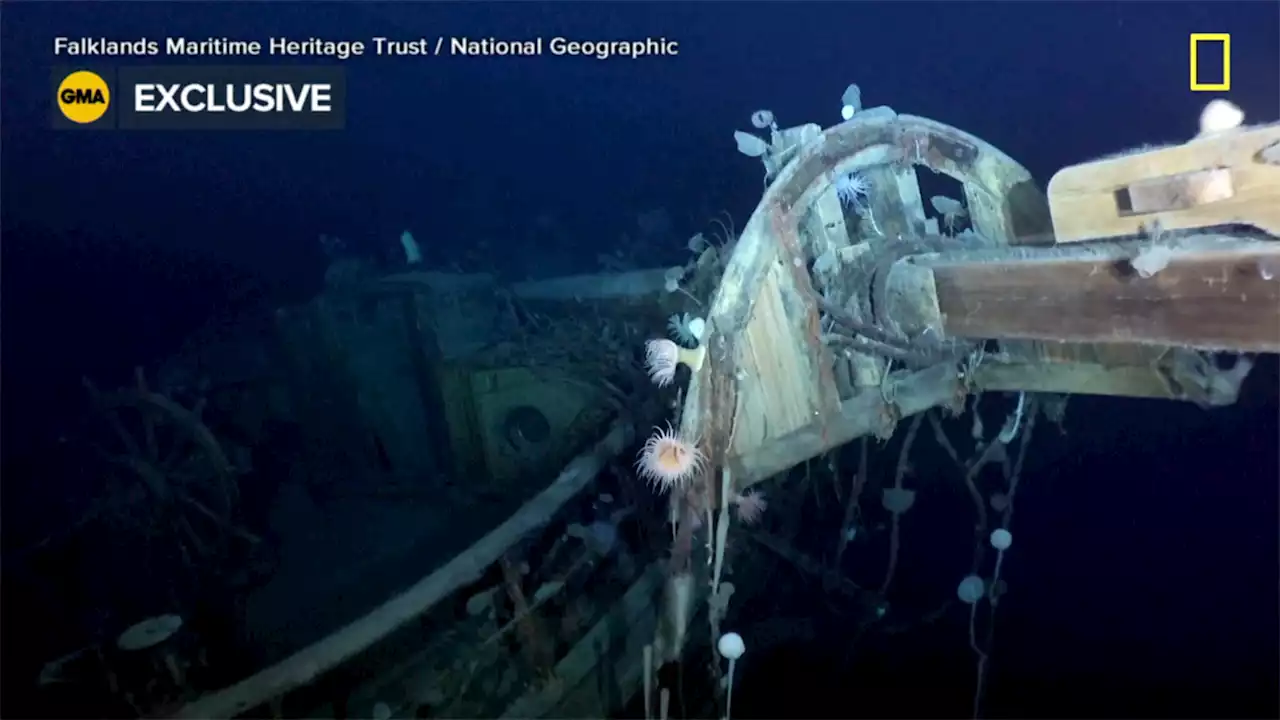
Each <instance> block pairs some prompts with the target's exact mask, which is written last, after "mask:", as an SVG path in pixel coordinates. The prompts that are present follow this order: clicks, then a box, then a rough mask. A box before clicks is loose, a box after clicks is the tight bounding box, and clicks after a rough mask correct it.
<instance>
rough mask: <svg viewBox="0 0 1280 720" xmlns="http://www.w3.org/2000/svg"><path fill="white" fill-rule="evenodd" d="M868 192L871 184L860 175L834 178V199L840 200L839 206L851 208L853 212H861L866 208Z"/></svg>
mask: <svg viewBox="0 0 1280 720" xmlns="http://www.w3.org/2000/svg"><path fill="white" fill-rule="evenodd" d="M870 190H871V183H869V182H867V178H866V176H864V175H863V174H861V173H857V172H851V173H845V174H843V175H841V176H839V177H837V178H836V197H838V198H840V204H841V205H844V206H846V207H852V208H853V209H854V210H855V211H859V212H861V210H862V208H864V207H865V206H866V200H867V193H868V192H869V191H870Z"/></svg>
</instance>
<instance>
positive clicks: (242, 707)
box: [176, 419, 635, 718]
mask: <svg viewBox="0 0 1280 720" xmlns="http://www.w3.org/2000/svg"><path fill="white" fill-rule="evenodd" d="M634 436H635V431H634V428H633V427H632V425H631V423H630V422H628V421H625V420H621V419H620V420H617V421H615V422H614V424H613V426H612V428H611V429H610V431H609V433H608V434H607V435H605V437H604V438H603V439H601V440H600V441H599V442H597V443H596V444H595V446H594V447H592V448H591V449H590V450H588V451H587V452H585V453H583V454H581V455H579V456H578V457H576V458H574V459H573V460H572V461H570V462H569V464H568V465H566V466H565V468H564V470H563V471H562V472H561V473H560V475H559V476H558V477H557V478H556V479H555V481H554V482H552V483H551V484H550V485H549V486H548V487H547V488H546V489H545V490H543V491H542V492H541V493H539V494H538V495H537V496H535V497H534V498H533V499H532V500H530V501H529V502H527V503H525V504H524V505H523V506H521V507H520V509H518V510H516V511H515V513H514V514H512V515H511V517H510V518H508V519H507V520H506V521H505V522H503V523H502V524H501V525H499V526H498V527H497V528H495V529H493V530H492V531H490V532H489V533H488V534H487V535H485V536H484V537H483V538H481V539H480V540H479V541H477V542H476V543H475V544H473V545H472V546H471V547H469V548H467V549H466V550H465V551H463V552H462V553H460V554H459V555H457V556H456V557H454V558H453V559H452V560H450V561H449V562H448V563H446V564H445V565H444V566H443V567H441V568H439V569H437V570H436V571H434V572H432V573H431V574H430V575H428V576H426V577H424V578H422V579H421V580H419V581H418V582H417V583H415V584H414V585H412V586H411V587H409V588H408V589H406V590H405V591H404V592H402V593H400V594H399V595H397V596H395V597H393V598H391V599H390V600H388V601H387V602H386V603H383V604H382V605H381V606H379V607H377V608H375V609H374V610H372V611H371V612H369V613H368V614H367V615H365V616H364V617H361V618H359V619H358V620H355V621H354V622H352V623H350V624H348V625H347V626H346V627H343V628H341V629H339V630H337V631H335V632H333V633H331V634H330V635H328V636H327V637H325V638H324V639H322V640H320V641H318V642H316V643H313V644H312V645H310V646H308V647H306V648H303V649H302V650H299V651H298V652H296V653H294V654H293V655H291V656H290V657H288V658H285V659H284V660H282V661H280V662H278V663H276V664H275V665H272V666H271V667H268V668H266V669H264V670H262V671H260V672H258V673H256V674H254V675H252V676H250V677H248V678H246V679H244V680H241V681H240V682H238V683H236V684H235V685H232V686H231V687H228V688H225V689H222V690H218V691H216V692H213V693H210V694H208V695H205V696H203V697H201V698H198V699H197V700H195V701H193V702H191V703H189V704H188V705H186V706H184V707H182V708H181V709H180V710H179V711H178V712H177V715H176V716H177V717H181V718H231V717H236V716H237V715H240V714H242V713H244V712H246V711H248V710H251V709H253V708H255V707H258V706H260V705H262V704H264V703H267V702H269V701H271V700H273V699H274V698H277V697H280V696H282V695H284V694H285V693H288V692H290V691H291V690H294V689H295V688H298V687H301V686H303V685H306V684H307V683H310V682H312V681H314V680H315V679H316V678H318V677H320V676H321V675H322V674H324V673H326V672H328V671H330V670H332V669H334V668H336V667H338V666H339V665H341V664H343V663H344V662H346V661H348V660H350V659H352V658H353V657H355V656H356V655H357V654H359V653H361V652H363V651H365V650H367V649H368V648H369V647H371V646H372V645H374V644H375V643H377V642H379V641H380V640H382V639H384V638H386V637H387V636H389V635H391V634H392V633H393V632H395V631H396V630H398V629H400V628H401V627H403V626H404V625H406V624H407V623H409V622H412V621H413V620H414V619H415V618H417V617H419V616H421V615H422V614H423V613H425V612H427V611H428V610H430V609H431V608H432V606H434V605H435V604H436V603H438V602H440V601H441V600H442V599H444V598H446V597H449V596H450V595H452V594H453V593H454V592H456V591H458V590H460V589H462V588H464V587H466V586H467V585H469V584H470V583H473V582H475V581H477V580H479V579H480V578H481V576H483V575H484V572H485V570H487V569H488V568H489V566H491V565H493V563H495V562H497V561H498V559H499V558H501V557H502V556H503V555H504V554H505V553H506V552H507V551H508V550H509V549H510V548H511V547H513V546H514V545H515V544H516V543H518V542H519V541H520V540H522V539H523V538H524V537H525V536H527V535H528V534H529V533H531V532H533V531H535V530H537V529H539V528H541V527H543V526H545V525H546V524H547V523H548V522H550V521H551V519H552V517H553V516H554V515H555V514H556V513H557V512H558V511H559V510H560V509H561V508H562V507H564V506H565V504H566V503H568V502H569V500H571V499H572V498H574V497H575V496H576V495H577V494H578V493H579V492H581V491H582V490H583V489H584V488H586V487H587V486H588V485H589V484H590V483H591V481H593V480H594V479H595V477H596V475H598V474H599V473H600V470H601V469H602V468H603V467H604V466H605V464H607V463H608V462H609V460H610V459H612V458H613V457H614V456H616V455H617V454H618V453H620V452H622V451H623V450H625V449H626V448H627V447H628V446H630V444H631V442H632V440H633V439H634Z"/></svg>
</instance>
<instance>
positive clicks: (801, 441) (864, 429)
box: [730, 365, 961, 489]
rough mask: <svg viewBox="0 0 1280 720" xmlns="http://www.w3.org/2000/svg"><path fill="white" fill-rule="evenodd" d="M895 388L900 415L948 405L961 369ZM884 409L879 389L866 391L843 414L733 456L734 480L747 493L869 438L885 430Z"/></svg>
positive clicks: (921, 376)
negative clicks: (755, 485) (812, 460)
mask: <svg viewBox="0 0 1280 720" xmlns="http://www.w3.org/2000/svg"><path fill="white" fill-rule="evenodd" d="M894 385H895V390H894V401H895V404H896V405H897V409H898V413H899V414H900V416H901V417H907V416H910V415H914V414H916V413H918V412H924V411H925V410H928V409H929V408H932V407H935V406H937V405H942V404H944V403H949V402H951V401H952V400H954V399H955V397H956V395H957V393H959V392H961V389H960V387H959V380H958V378H957V375H956V370H955V368H953V367H951V366H949V365H939V366H937V367H933V368H929V369H928V370H922V371H920V372H918V373H915V374H913V375H910V376H908V377H905V378H903V379H901V380H898V381H897V382H895V384H894ZM883 408H884V399H883V397H882V395H881V390H880V388H878V387H876V388H866V389H864V390H861V391H859V392H858V394H857V395H855V396H854V397H853V398H851V399H849V400H847V401H845V402H844V403H843V404H842V405H841V408H840V412H839V414H837V415H834V416H832V417H829V418H826V420H825V422H823V421H819V422H812V423H809V424H808V425H806V426H805V427H803V428H801V429H799V430H796V431H794V432H792V433H789V434H787V435H784V436H782V437H778V438H774V439H772V440H771V441H770V442H768V443H764V444H762V445H759V446H756V447H753V448H751V449H749V450H748V451H747V452H745V453H742V454H740V455H738V456H737V457H733V458H730V467H731V469H732V470H733V477H734V480H735V481H739V482H740V483H742V484H741V485H740V486H739V489H742V488H745V487H747V486H748V485H751V484H752V483H757V482H760V481H761V480H764V479H766V478H769V477H771V476H773V475H776V474H778V473H780V472H782V471H784V470H787V469H788V468H791V467H793V466H795V465H798V464H799V463H802V462H804V461H805V460H808V459H809V458H812V457H817V456H818V455H821V454H822V453H824V452H826V451H828V450H830V449H831V448H834V447H839V446H841V445H843V444H845V443H847V442H849V441H850V440H853V439H854V438H858V437H862V436H863V435H869V434H871V433H873V432H875V431H877V430H879V429H881V425H882V423H883V422H884V415H883V412H882V411H883Z"/></svg>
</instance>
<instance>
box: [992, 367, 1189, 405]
mask: <svg viewBox="0 0 1280 720" xmlns="http://www.w3.org/2000/svg"><path fill="white" fill-rule="evenodd" d="M973 384H974V386H975V387H977V388H980V389H981V390H986V391H990V390H995V391H1001V392H1044V393H1064V394H1070V395H1109V396H1112V397H1141V398H1156V399H1160V400H1180V399H1181V398H1179V397H1177V396H1176V395H1174V393H1173V388H1172V387H1171V386H1170V385H1169V382H1168V381H1167V380H1165V379H1164V378H1163V377H1161V375H1160V372H1159V371H1158V370H1157V369H1156V368H1155V367H1154V366H1146V367H1142V366H1120V367H1106V366H1103V365H1099V364H1097V363H1074V362H1073V363H1051V364H1040V363H1011V364H1002V363H983V364H982V365H981V366H979V368H978V370H977V371H976V372H975V373H974V378H973Z"/></svg>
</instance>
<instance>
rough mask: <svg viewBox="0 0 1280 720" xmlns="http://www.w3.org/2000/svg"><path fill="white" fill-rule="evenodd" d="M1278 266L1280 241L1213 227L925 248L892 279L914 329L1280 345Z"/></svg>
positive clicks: (1213, 346)
mask: <svg viewBox="0 0 1280 720" xmlns="http://www.w3.org/2000/svg"><path fill="white" fill-rule="evenodd" d="M1144 253H1156V254H1158V255H1159V258H1157V259H1156V260H1155V261H1154V262H1158V263H1159V265H1158V267H1156V269H1154V271H1153V270H1152V268H1151V267H1149V263H1146V264H1144V263H1142V262H1141V261H1139V260H1138V259H1139V258H1140V257H1142V256H1143V254H1144ZM1135 263H1138V265H1139V267H1135ZM1140 269H1141V270H1142V271H1140ZM1144 274H1148V275H1149V276H1148V277H1143V275H1144ZM1278 275H1280V242H1276V241H1269V240H1253V239H1242V238H1240V237H1238V236H1231V235H1223V234H1204V235H1193V236H1186V237H1182V238H1170V239H1169V240H1167V241H1162V242H1161V243H1159V244H1152V243H1150V242H1148V241H1141V240H1131V241H1127V242H1119V243H1098V244H1087V245H1086V244H1079V245H1068V246H1062V247H1057V248H1021V249H1017V250H1009V251H974V252H968V253H943V254H933V255H925V256H915V257H913V258H909V259H906V260H902V261H899V262H898V263H896V264H895V266H894V267H893V268H892V269H891V270H890V274H889V279H888V282H889V286H890V287H891V288H897V290H896V291H895V292H893V293H892V295H893V297H902V298H910V300H911V301H910V302H907V301H906V300H903V301H901V302H896V303H891V305H890V309H891V311H892V312H894V313H895V315H894V319H895V321H897V322H898V323H899V324H900V325H901V326H902V327H903V328H905V329H907V330H908V331H909V332H914V333H919V332H924V331H925V330H926V329H933V330H934V331H941V332H942V333H943V334H944V335H945V336H946V337H951V338H964V339H979V340H981V339H995V340H1043V341H1050V342H1085V343H1124V344H1139V345H1161V346H1178V347H1188V348H1197V349H1204V350H1226V351H1234V352H1278V351H1280V320H1278V313H1277V308H1280V277H1277V276H1278ZM921 293H932V296H925V297H920V296H919V295H920V294H921Z"/></svg>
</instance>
